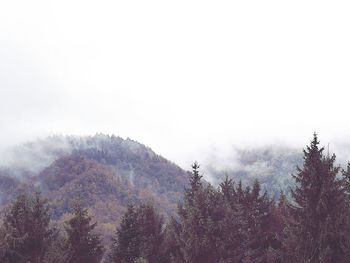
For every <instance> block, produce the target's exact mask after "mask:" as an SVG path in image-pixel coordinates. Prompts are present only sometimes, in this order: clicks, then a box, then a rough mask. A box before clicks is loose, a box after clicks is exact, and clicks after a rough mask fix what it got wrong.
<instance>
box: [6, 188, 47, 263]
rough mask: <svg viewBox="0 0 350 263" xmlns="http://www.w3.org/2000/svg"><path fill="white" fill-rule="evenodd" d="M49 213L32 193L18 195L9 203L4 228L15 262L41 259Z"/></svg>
mask: <svg viewBox="0 0 350 263" xmlns="http://www.w3.org/2000/svg"><path fill="white" fill-rule="evenodd" d="M49 223H50V214H49V209H48V205H47V201H46V200H43V199H42V198H41V194H40V193H39V192H36V193H35V194H34V196H28V195H27V194H21V195H19V196H18V197H17V199H16V200H15V201H14V202H13V203H12V205H11V206H10V209H9V211H8V213H7V214H6V215H5V220H4V229H5V230H4V231H5V232H6V233H7V236H8V237H10V239H12V240H21V242H20V243H16V242H11V243H10V244H9V249H10V250H11V251H13V252H14V255H17V259H16V262H26V261H30V262H33V263H41V262H43V256H44V254H45V252H46V249H47V245H48V244H49V243H50V238H51V237H50V235H51V231H50V229H49Z"/></svg>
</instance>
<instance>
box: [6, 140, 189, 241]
mask: <svg viewBox="0 0 350 263" xmlns="http://www.w3.org/2000/svg"><path fill="white" fill-rule="evenodd" d="M9 154H10V156H11V158H8V162H7V163H6V165H3V166H2V167H1V169H0V197H1V198H0V201H1V204H2V205H6V203H7V202H8V201H9V200H11V198H13V197H14V196H16V195H17V194H18V193H19V192H21V191H23V190H24V189H29V190H34V189H40V190H41V191H42V192H43V194H44V196H45V197H46V198H47V199H49V201H50V203H51V206H52V207H51V208H52V214H53V218H54V219H55V220H57V221H62V220H63V219H64V218H66V217H67V216H68V217H69V212H70V209H69V208H70V207H71V205H72V203H73V202H74V201H75V200H76V199H77V198H80V199H82V200H83V201H84V203H85V205H86V206H87V207H89V210H90V212H91V214H92V215H93V216H94V217H95V219H96V220H97V221H98V222H99V227H100V231H101V232H103V233H104V234H105V235H108V234H110V233H111V228H112V225H115V224H116V223H118V222H119V219H120V216H121V215H122V214H123V213H124V211H125V209H126V206H127V204H128V202H130V201H132V202H134V203H136V204H137V203H140V202H152V203H154V205H155V206H156V207H157V208H158V209H159V211H161V212H162V213H163V214H164V215H165V216H171V215H173V214H174V212H175V211H176V208H177V204H178V202H179V200H180V197H181V196H182V192H183V190H184V187H185V186H186V183H187V180H188V174H187V172H185V171H184V170H182V169H181V168H180V167H178V166H176V165H175V164H173V163H171V162H169V161H168V160H166V159H165V158H163V157H161V156H159V155H157V154H155V153H154V152H153V151H152V150H151V149H150V148H148V147H146V146H144V145H142V144H140V143H138V142H136V141H133V140H130V139H126V140H124V139H122V138H120V137H115V136H107V135H95V136H91V137H73V136H69V137H63V136H55V137H49V138H47V139H45V140H38V141H36V142H32V143H28V144H26V145H23V146H18V147H16V148H15V149H14V150H13V151H12V152H10V153H9Z"/></svg>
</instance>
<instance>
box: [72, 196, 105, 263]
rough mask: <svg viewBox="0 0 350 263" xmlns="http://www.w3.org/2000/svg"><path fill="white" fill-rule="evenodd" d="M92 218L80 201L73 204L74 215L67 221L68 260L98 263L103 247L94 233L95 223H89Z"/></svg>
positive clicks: (75, 262)
mask: <svg viewBox="0 0 350 263" xmlns="http://www.w3.org/2000/svg"><path fill="white" fill-rule="evenodd" d="M91 221H92V218H91V217H90V216H89V215H88V211H87V209H84V208H83V207H82V204H81V202H80V201H78V202H77V203H76V204H75V205H74V217H73V218H72V219H70V220H69V221H68V223H67V227H66V232H67V235H68V245H69V253H68V262H69V263H98V262H100V261H101V258H102V255H103V247H102V245H101V240H100V237H99V235H97V234H95V233H94V229H95V227H96V224H97V223H91Z"/></svg>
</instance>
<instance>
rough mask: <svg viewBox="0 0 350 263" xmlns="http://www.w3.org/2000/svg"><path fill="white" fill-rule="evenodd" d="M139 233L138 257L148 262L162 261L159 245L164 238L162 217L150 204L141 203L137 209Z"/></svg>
mask: <svg viewBox="0 0 350 263" xmlns="http://www.w3.org/2000/svg"><path fill="white" fill-rule="evenodd" d="M137 224H138V228H139V234H140V242H141V244H140V257H141V258H143V259H145V260H147V261H148V262H149V263H158V262H161V261H162V255H161V250H160V249H161V245H162V242H163V239H164V231H163V218H162V217H161V216H160V215H159V214H158V213H157V212H156V210H155V209H154V207H153V206H152V205H151V204H141V205H140V206H139V207H138V209H137Z"/></svg>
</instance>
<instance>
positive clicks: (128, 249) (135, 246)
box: [110, 203, 141, 263]
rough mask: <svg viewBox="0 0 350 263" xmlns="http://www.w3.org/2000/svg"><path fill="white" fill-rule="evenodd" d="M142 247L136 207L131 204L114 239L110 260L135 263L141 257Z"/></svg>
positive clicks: (119, 262)
mask: <svg viewBox="0 0 350 263" xmlns="http://www.w3.org/2000/svg"><path fill="white" fill-rule="evenodd" d="M140 245H141V238H140V228H139V225H138V220H137V213H136V209H135V207H134V205H133V204H131V203H130V204H129V205H128V208H127V211H126V213H125V214H124V216H123V218H122V220H121V223H120V226H119V228H118V229H117V232H116V237H115V238H114V239H113V245H112V249H111V250H112V252H111V255H110V260H111V261H112V262H115V263H129V262H134V261H135V260H136V259H137V258H139V256H140Z"/></svg>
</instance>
